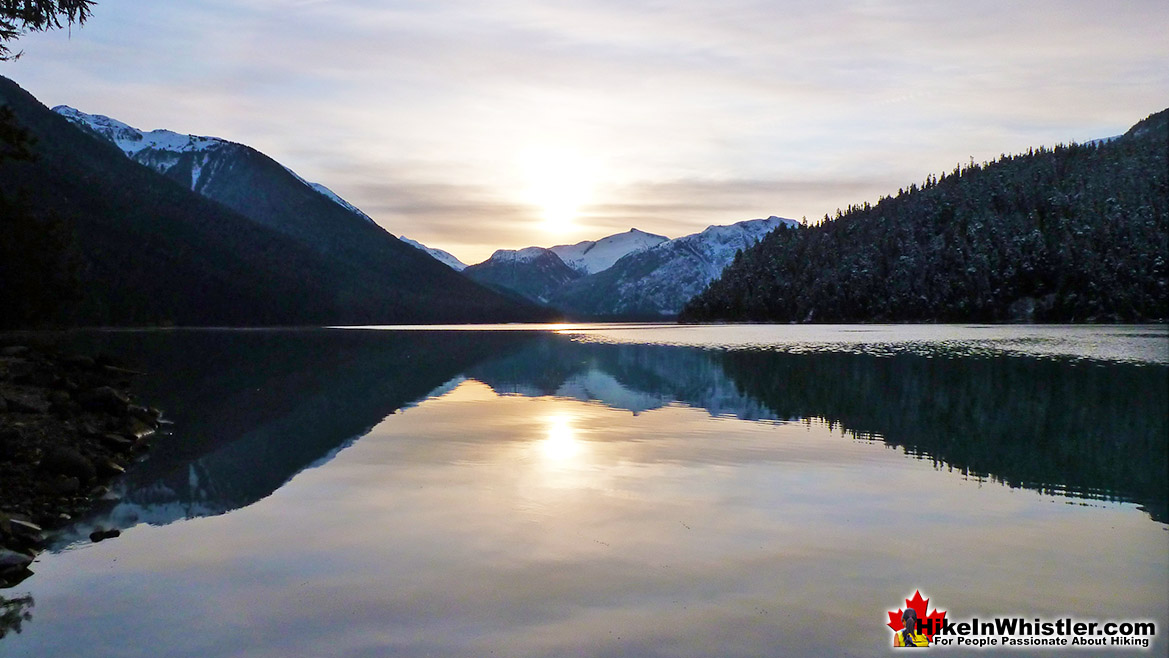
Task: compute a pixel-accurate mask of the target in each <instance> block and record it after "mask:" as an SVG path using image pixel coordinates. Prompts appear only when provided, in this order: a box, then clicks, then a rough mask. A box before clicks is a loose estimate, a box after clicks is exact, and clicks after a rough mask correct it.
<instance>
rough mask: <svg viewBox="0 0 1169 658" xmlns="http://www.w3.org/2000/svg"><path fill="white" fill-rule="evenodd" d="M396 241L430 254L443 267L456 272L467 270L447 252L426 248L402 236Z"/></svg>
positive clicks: (464, 264) (463, 264)
mask: <svg viewBox="0 0 1169 658" xmlns="http://www.w3.org/2000/svg"><path fill="white" fill-rule="evenodd" d="M398 239H399V240H401V241H402V242H405V243H406V244H408V245H410V246H411V247H414V248H415V249H421V250H422V251H425V252H426V253H428V254H430V257H431V258H433V259H435V260H437V261H438V262H440V263H442V264H443V265H446V266H447V267H449V268H451V269H452V270H454V271H456V272H462V271H463V270H465V269H467V264H466V263H464V262H463V261H461V260H459V259H458V258H455V257H454V255H453V254H451V253H450V252H448V251H443V250H442V249H436V248H434V247H427V246H426V245H424V244H422V243H421V242H418V241H417V240H411V239H410V238H408V237H406V236H404V235H403V236H400V237H399V238H398Z"/></svg>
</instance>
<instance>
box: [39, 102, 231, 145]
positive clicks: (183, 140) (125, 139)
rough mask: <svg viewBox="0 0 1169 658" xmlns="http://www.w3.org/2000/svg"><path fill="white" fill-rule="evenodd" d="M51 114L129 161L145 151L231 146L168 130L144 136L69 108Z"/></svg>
mask: <svg viewBox="0 0 1169 658" xmlns="http://www.w3.org/2000/svg"><path fill="white" fill-rule="evenodd" d="M53 111H54V112H56V113H57V114H60V115H61V116H63V117H65V118H66V119H68V120H70V121H72V122H73V123H75V124H79V125H83V126H86V127H88V128H90V129H91V130H93V131H94V132H96V133H98V134H99V135H101V136H102V137H105V138H106V139H107V140H109V141H111V142H113V143H114V144H115V145H116V146H117V147H118V148H120V149H121V150H122V152H124V153H125V154H126V155H128V156H130V157H133V156H134V155H136V154H138V153H139V152H141V151H143V150H145V149H148V148H150V149H155V150H157V151H168V152H171V153H193V152H199V151H208V150H214V149H218V148H221V147H223V146H225V145H229V144H231V142H229V141H227V140H225V139H219V138H218V137H202V136H199V135H183V134H180V133H176V132H173V131H170V130H152V131H150V132H143V131H141V130H138V129H137V128H134V127H133V126H130V125H127V124H125V123H122V122H121V121H118V120H117V119H111V118H110V117H107V116H105V115H103V114H87V113H85V112H82V111H80V110H78V109H75V108H72V107H69V106H68V105H58V106H57V107H54V108H53Z"/></svg>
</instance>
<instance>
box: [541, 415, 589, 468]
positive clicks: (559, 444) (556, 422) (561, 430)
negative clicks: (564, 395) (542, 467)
mask: <svg viewBox="0 0 1169 658" xmlns="http://www.w3.org/2000/svg"><path fill="white" fill-rule="evenodd" d="M541 448H542V449H543V452H544V456H545V457H547V458H548V459H550V460H552V461H556V462H567V461H569V460H572V459H574V458H575V457H577V456H579V455H580V452H581V443H580V440H579V439H577V438H576V430H575V429H574V428H573V426H572V419H571V418H569V417H568V416H564V415H558V416H550V417H549V418H548V436H547V437H546V438H545V439H544V441H543V442H542V443H541Z"/></svg>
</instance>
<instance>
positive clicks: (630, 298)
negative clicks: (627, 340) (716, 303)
mask: <svg viewBox="0 0 1169 658" xmlns="http://www.w3.org/2000/svg"><path fill="white" fill-rule="evenodd" d="M797 225H798V223H797V222H795V221H793V220H790V219H780V218H778V217H769V218H767V219H752V220H747V221H743V222H738V223H735V224H731V225H729V226H710V227H707V228H706V230H704V231H702V232H700V233H694V234H691V235H686V236H683V237H680V238H675V239H673V240H668V241H666V242H662V243H660V244H657V245H654V246H652V247H649V248H648V249H644V250H642V251H638V252H634V253H631V254H628V255H626V256H625V257H623V258H621V259H620V260H618V261H617V262H616V263H614V264H613V266H612V267H610V268H608V269H606V270H603V271H601V272H598V273H597V274H593V275H590V276H586V277H584V278H581V279H578V280H576V281H572V282H569V283H568V284H567V285H565V286H563V287H561V288H560V289H559V290H557V291H556V292H555V293H554V294H553V295H552V297H551V298H550V300H549V301H550V303H551V304H552V305H554V306H556V307H557V308H560V309H562V310H565V311H569V312H571V313H576V314H580V315H584V316H594V317H596V316H612V315H617V316H646V317H649V316H672V315H677V314H678V312H679V311H681V310H682V306H684V305H685V304H686V302H687V301H689V299H690V298H691V297H693V296H694V295H697V294H698V293H699V292H701V291H702V290H703V289H705V288H706V286H707V285H709V284H710V282H711V281H713V280H714V279H716V278H718V276H719V275H721V274H722V271H723V269H725V268H726V266H727V265H729V264H730V263H731V261H733V260H734V258H735V253H736V252H737V251H739V250H740V249H746V248H748V247H750V246H751V245H753V244H755V243H756V242H758V241H759V240H760V239H761V238H762V237H763V236H764V235H766V234H767V233H769V232H771V231H772V230H774V229H776V228H777V227H780V226H788V227H794V226H797Z"/></svg>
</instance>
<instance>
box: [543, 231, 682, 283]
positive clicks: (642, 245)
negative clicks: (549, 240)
mask: <svg viewBox="0 0 1169 658" xmlns="http://www.w3.org/2000/svg"><path fill="white" fill-rule="evenodd" d="M668 239H669V238H667V237H666V236H664V235H655V234H653V233H646V232H645V231H639V230H637V229H635V228H631V229H629V230H628V231H626V232H625V233H617V234H615V235H610V236H607V237H604V238H601V239H600V240H585V241H583V242H578V243H576V244H567V245H566V244H561V245H556V246H555V247H550V248H549V250H550V251H551V252H552V253H554V254H556V255H557V256H559V257H560V260H562V261H564V264H565V265H567V266H569V267H571V268H572V269H574V270H576V271H577V272H580V273H581V274H596V273H597V272H600V271H601V270H606V269H608V268H610V267H612V266H613V264H614V263H616V262H617V261H618V260H621V258H622V257H624V256H627V255H629V254H631V253H633V252H635V251H642V250H645V249H648V248H650V247H652V246H654V245H656V244H661V243H662V242H665V241H666V240H668Z"/></svg>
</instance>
